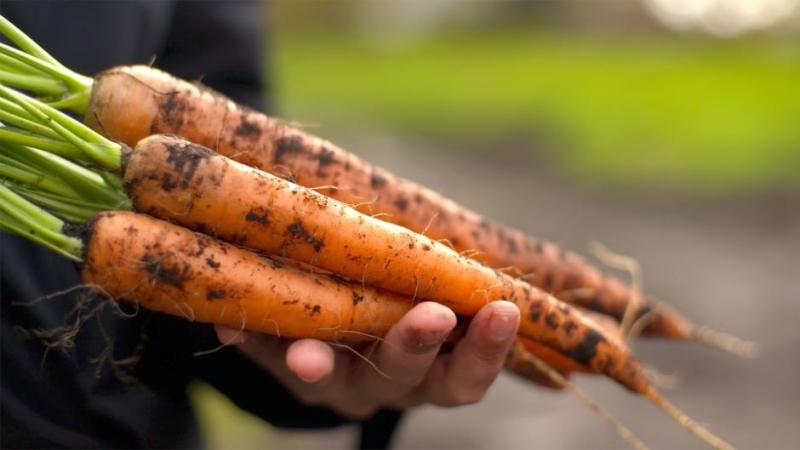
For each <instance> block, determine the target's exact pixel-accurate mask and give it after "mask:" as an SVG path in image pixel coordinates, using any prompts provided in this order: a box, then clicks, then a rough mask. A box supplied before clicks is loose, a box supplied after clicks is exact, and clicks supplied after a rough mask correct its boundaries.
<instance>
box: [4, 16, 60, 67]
mask: <svg viewBox="0 0 800 450" xmlns="http://www.w3.org/2000/svg"><path fill="white" fill-rule="evenodd" d="M0 33H2V34H3V36H5V37H7V38H8V40H9V41H11V42H13V43H14V45H16V46H17V47H19V48H20V49H22V50H23V51H25V52H27V53H29V54H30V55H32V56H34V57H36V58H39V59H42V60H44V61H47V62H49V63H51V64H53V65H55V66H59V67H63V66H62V65H61V63H60V62H58V61H57V60H56V59H55V58H53V57H52V56H51V55H50V54H49V53H47V51H46V50H45V49H43V48H42V47H41V46H40V45H39V44H37V43H36V41H34V40H33V39H31V38H30V37H29V36H28V35H27V34H25V33H23V32H22V30H20V29H19V28H17V26H16V25H14V24H13V23H11V21H10V20H8V19H6V18H5V17H4V16H3V15H0Z"/></svg>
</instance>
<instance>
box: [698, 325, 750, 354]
mask: <svg viewBox="0 0 800 450" xmlns="http://www.w3.org/2000/svg"><path fill="white" fill-rule="evenodd" d="M689 339H691V340H693V341H695V342H699V343H701V344H705V345H707V346H709V347H713V348H716V349H720V350H724V351H726V352H728V353H732V354H734V355H737V356H740V357H742V358H754V357H755V356H756V353H758V344H757V343H756V342H753V341H746V340H744V339H741V338H738V337H736V336H734V335H732V334H728V333H724V332H722V331H717V330H714V329H711V328H709V327H706V326H698V327H694V328H693V329H692V331H691V332H690V334H689Z"/></svg>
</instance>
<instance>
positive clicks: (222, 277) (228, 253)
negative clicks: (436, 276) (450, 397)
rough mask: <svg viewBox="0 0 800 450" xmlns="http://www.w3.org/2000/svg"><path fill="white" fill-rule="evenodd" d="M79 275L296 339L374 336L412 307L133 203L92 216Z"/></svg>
mask: <svg viewBox="0 0 800 450" xmlns="http://www.w3.org/2000/svg"><path fill="white" fill-rule="evenodd" d="M81 276H82V278H83V281H84V282H86V283H90V284H93V285H97V286H101V287H102V289H103V290H104V291H105V292H106V293H108V294H109V295H111V296H112V297H114V298H120V299H127V300H129V301H134V302H136V303H138V304H139V305H141V306H142V307H144V308H148V309H152V310H155V311H160V312H164V313H168V314H172V315H177V316H184V317H186V318H188V319H191V320H194V321H198V322H209V323H216V324H222V325H227V326H229V327H232V328H242V329H248V330H253V331H260V332H265V333H270V334H273V335H278V336H283V337H290V338H304V337H314V338H318V339H325V340H336V341H342V342H363V341H368V340H372V339H374V338H375V337H376V336H377V337H379V336H383V335H384V334H385V333H386V332H387V331H388V330H389V328H390V327H391V326H392V325H394V324H395V323H396V322H397V321H398V320H399V319H400V318H401V317H402V316H403V314H405V313H406V312H407V311H408V310H409V309H410V308H411V307H412V306H413V304H412V303H411V302H409V301H408V299H407V298H404V297H401V296H399V295H396V294H392V293H390V292H385V291H380V290H377V289H374V288H371V287H365V286H362V285H361V284H359V283H351V282H348V281H344V280H341V279H339V278H337V277H331V276H327V275H323V274H318V273H311V272H306V271H301V270H297V269H295V268H292V267H290V266H287V265H284V264H283V263H281V262H279V261H277V260H273V259H270V258H267V257H264V256H259V255H256V254H254V253H252V252H249V251H246V250H243V249H240V248H237V247H235V246H233V245H231V244H227V243H224V242H220V241H218V240H216V239H212V238H210V237H208V236H205V235H202V234H199V233H194V232H191V231H189V230H187V229H186V228H183V227H179V226H177V225H172V224H170V223H167V222H164V221H161V220H157V219H154V218H152V217H148V216H145V215H142V214H136V213H132V212H110V213H101V214H98V215H97V216H96V217H95V219H94V220H93V221H92V222H91V223H90V224H89V230H88V239H87V242H86V244H85V247H84V262H83V268H82V270H81Z"/></svg>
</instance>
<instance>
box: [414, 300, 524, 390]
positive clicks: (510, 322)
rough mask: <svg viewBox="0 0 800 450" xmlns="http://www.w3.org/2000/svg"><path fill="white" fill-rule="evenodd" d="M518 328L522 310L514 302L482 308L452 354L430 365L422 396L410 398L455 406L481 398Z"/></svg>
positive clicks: (501, 363)
mask: <svg viewBox="0 0 800 450" xmlns="http://www.w3.org/2000/svg"><path fill="white" fill-rule="evenodd" d="M518 327H519V309H518V308H517V307H516V305H514V304H513V303H510V302H505V301H498V302H492V303H490V304H488V305H486V306H485V307H483V308H482V309H481V310H480V311H479V312H478V314H476V315H475V317H474V319H473V320H472V323H471V324H470V326H469V329H468V330H467V333H466V335H465V336H464V338H463V339H461V340H460V341H459V342H458V344H456V347H455V349H454V350H453V352H452V354H451V355H450V356H449V357H447V358H440V359H439V360H437V362H436V364H434V367H432V368H431V372H430V376H429V377H428V378H426V380H425V383H423V385H421V386H420V389H419V390H418V392H419V394H420V395H416V396H415V395H412V396H410V397H411V398H410V399H409V401H416V402H419V401H422V400H423V399H424V400H425V401H430V402H433V403H436V404H438V405H442V406H456V405H464V404H471V403H475V402H477V401H479V400H480V399H482V398H483V396H484V395H485V394H486V391H487V390H488V389H489V387H490V386H491V384H492V382H493V381H494V379H495V378H496V377H497V374H498V373H500V370H501V369H502V368H503V363H504V361H505V358H506V355H507V354H508V352H509V350H510V349H511V345H512V344H513V342H514V337H515V336H516V334H517V328H518ZM414 397H417V398H414ZM420 397H422V398H420Z"/></svg>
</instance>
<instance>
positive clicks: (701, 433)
mask: <svg viewBox="0 0 800 450" xmlns="http://www.w3.org/2000/svg"><path fill="white" fill-rule="evenodd" d="M645 396H646V397H647V398H649V399H650V400H651V401H652V402H653V403H655V404H656V405H657V406H658V407H659V408H661V409H662V410H663V411H664V412H666V413H667V414H668V415H669V416H670V417H672V418H673V419H675V421H676V422H678V424H679V425H680V426H681V427H683V428H684V429H686V430H687V431H689V432H690V433H692V434H694V435H695V436H697V437H698V438H700V440H702V441H703V442H705V443H706V444H708V445H709V446H710V447H711V448H714V449H716V450H733V449H734V448H735V447H734V446H733V445H731V444H730V443H728V442H726V441H724V440H723V439H722V438H720V437H719V436H717V435H715V434H714V433H712V432H711V431H709V430H708V429H707V428H706V427H704V426H702V425H700V424H699V423H697V422H696V421H695V420H694V419H692V418H691V417H689V416H688V415H687V414H686V413H684V412H683V411H681V410H680V409H678V407H676V406H675V405H673V404H672V403H670V402H668V401H667V400H666V399H665V398H664V397H662V396H661V394H659V393H658V391H656V390H655V389H654V388H650V389H649V390H647V392H645Z"/></svg>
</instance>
